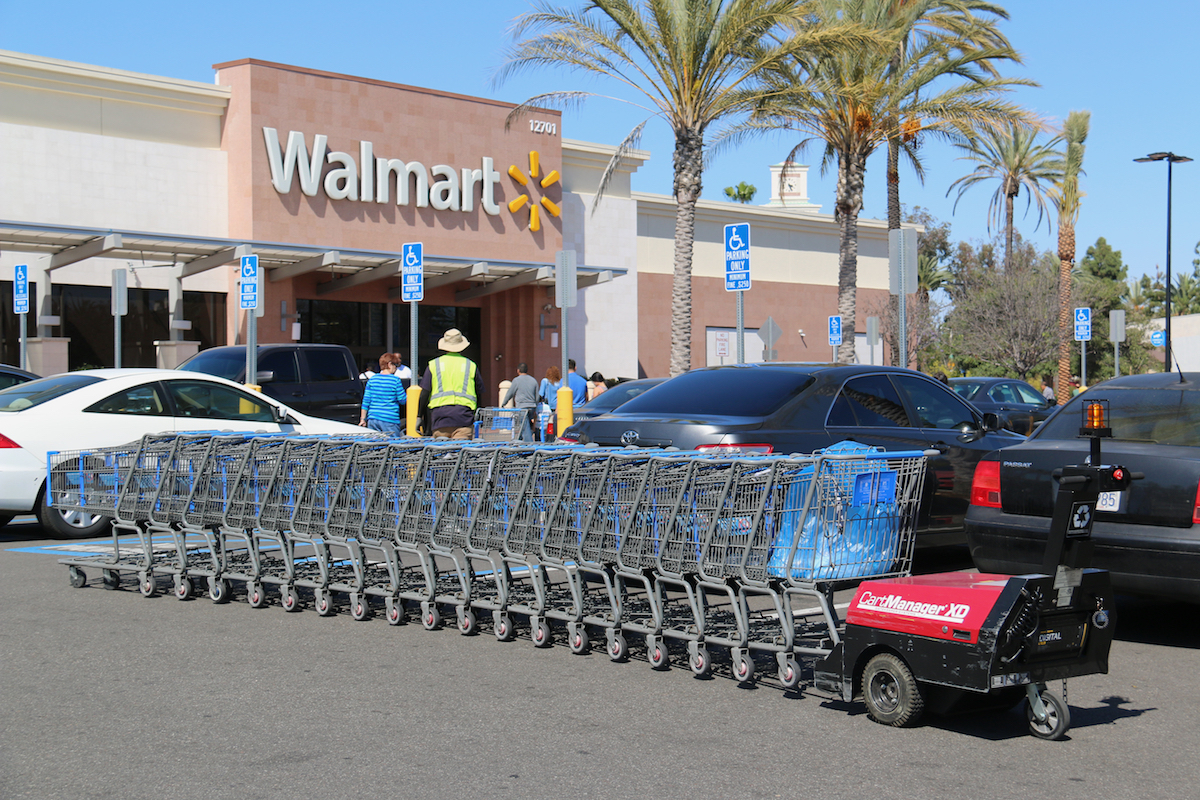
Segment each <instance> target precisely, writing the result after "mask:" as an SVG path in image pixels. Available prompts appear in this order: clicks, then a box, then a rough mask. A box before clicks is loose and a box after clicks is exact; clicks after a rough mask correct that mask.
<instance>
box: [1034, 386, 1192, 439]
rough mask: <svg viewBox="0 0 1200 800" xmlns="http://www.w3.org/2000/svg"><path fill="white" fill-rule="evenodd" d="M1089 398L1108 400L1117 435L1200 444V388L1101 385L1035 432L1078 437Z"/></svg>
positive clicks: (1039, 436) (1041, 435) (1042, 435)
mask: <svg viewBox="0 0 1200 800" xmlns="http://www.w3.org/2000/svg"><path fill="white" fill-rule="evenodd" d="M1089 400H1107V401H1108V424H1109V427H1111V428H1112V432H1113V438H1114V439H1124V440H1126V441H1138V442H1155V443H1157V444H1170V445H1184V446H1187V447H1200V426H1197V425H1196V419H1197V418H1198V417H1200V392H1197V391H1185V390H1180V389H1169V388H1134V387H1113V388H1111V389H1106V388H1103V387H1099V388H1096V389H1091V390H1089V391H1087V392H1085V393H1084V394H1081V395H1079V396H1078V397H1076V398H1074V399H1073V400H1071V402H1070V403H1069V404H1067V405H1066V406H1065V407H1064V408H1063V409H1062V410H1061V411H1059V412H1058V413H1057V414H1055V415H1054V416H1053V417H1051V418H1050V419H1049V420H1047V421H1046V422H1044V423H1043V424H1042V426H1041V427H1040V428H1039V429H1038V430H1037V431H1036V432H1035V433H1034V438H1037V439H1076V438H1078V437H1079V428H1080V426H1081V425H1082V424H1083V416H1082V415H1083V406H1084V403H1086V402H1087V401H1089Z"/></svg>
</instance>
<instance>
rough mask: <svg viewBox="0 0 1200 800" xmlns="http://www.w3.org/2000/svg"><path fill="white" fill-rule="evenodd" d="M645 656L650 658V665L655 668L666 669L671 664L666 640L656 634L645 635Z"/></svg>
mask: <svg viewBox="0 0 1200 800" xmlns="http://www.w3.org/2000/svg"><path fill="white" fill-rule="evenodd" d="M646 657H647V658H649V659H650V666H652V667H654V668H655V669H667V668H668V667H670V666H671V656H670V654H669V653H668V652H667V645H666V642H664V641H663V640H662V639H660V638H658V637H657V636H647V637H646Z"/></svg>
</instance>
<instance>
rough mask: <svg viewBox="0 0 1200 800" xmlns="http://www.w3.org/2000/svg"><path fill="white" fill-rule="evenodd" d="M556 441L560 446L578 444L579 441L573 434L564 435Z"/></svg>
mask: <svg viewBox="0 0 1200 800" xmlns="http://www.w3.org/2000/svg"><path fill="white" fill-rule="evenodd" d="M558 441H559V443H561V444H579V439H578V438H576V436H575V434H573V433H564V434H563V435H562V436H560V437H558Z"/></svg>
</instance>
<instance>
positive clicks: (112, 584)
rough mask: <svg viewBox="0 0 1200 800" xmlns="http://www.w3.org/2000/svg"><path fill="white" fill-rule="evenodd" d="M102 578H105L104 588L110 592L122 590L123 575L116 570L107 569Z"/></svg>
mask: <svg viewBox="0 0 1200 800" xmlns="http://www.w3.org/2000/svg"><path fill="white" fill-rule="evenodd" d="M101 576H102V577H103V578H104V588H105V589H108V590H110V591H111V590H113V589H120V588H121V573H119V572H117V571H116V570H115V569H106V570H104V572H103V573H101Z"/></svg>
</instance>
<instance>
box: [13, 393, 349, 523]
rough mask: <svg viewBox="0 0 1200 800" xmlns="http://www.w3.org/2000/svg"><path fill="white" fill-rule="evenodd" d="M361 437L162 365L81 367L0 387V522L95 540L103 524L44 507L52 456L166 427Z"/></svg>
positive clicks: (95, 517) (116, 442) (92, 517)
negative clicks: (32, 519) (32, 517)
mask: <svg viewBox="0 0 1200 800" xmlns="http://www.w3.org/2000/svg"><path fill="white" fill-rule="evenodd" d="M195 430H230V431H270V432H282V433H361V432H362V428H359V427H357V426H354V425H346V424H343V423H340V422H333V421H331V420H325V419H317V418H315V417H309V416H307V415H305V414H301V413H299V412H297V411H294V410H292V409H291V408H289V407H288V406H285V405H283V404H281V403H277V402H276V401H274V400H272V399H271V398H269V397H264V396H263V395H261V394H259V393H257V392H251V391H248V390H247V389H245V388H243V387H242V386H239V385H237V384H236V383H233V382H231V381H227V380H225V379H224V378H217V377H213V376H211V375H203V374H200V373H196V372H180V371H176V370H162V369H95V370H80V371H79V372H67V373H63V374H61V375H54V376H51V377H49V378H40V379H38V380H34V381H29V382H27V383H22V384H18V385H17V386H11V387H9V388H8V389H4V390H3V391H0V474H2V475H3V476H4V480H3V481H0V521H2V522H3V523H4V524H8V522H9V520H11V519H12V518H13V516H15V515H17V514H28V513H30V512H33V513H36V514H37V515H38V519H39V520H40V521H41V523H42V527H43V528H45V529H46V532H47V533H49V534H51V535H54V536H59V537H63V538H86V537H90V536H98V535H100V534H102V533H104V532H105V531H106V530H107V528H108V523H109V518H108V517H103V516H98V515H95V514H80V513H75V512H61V511H59V510H58V509H55V508H51V507H49V506H47V504H46V502H45V493H46V466H47V457H48V454H49V453H51V452H54V451H65V450H81V449H87V448H93V447H107V446H111V445H120V444H125V443H127V442H131V441H136V440H137V439H139V438H141V437H142V436H143V435H144V434H147V433H158V432H162V431H195Z"/></svg>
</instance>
